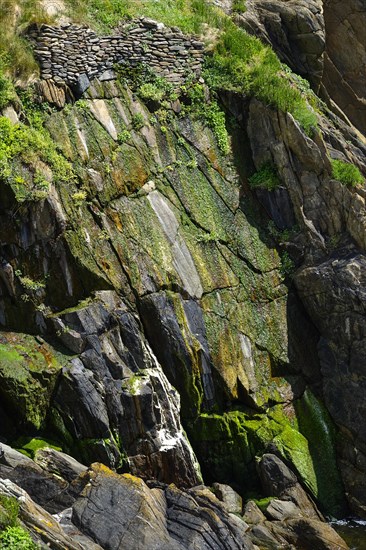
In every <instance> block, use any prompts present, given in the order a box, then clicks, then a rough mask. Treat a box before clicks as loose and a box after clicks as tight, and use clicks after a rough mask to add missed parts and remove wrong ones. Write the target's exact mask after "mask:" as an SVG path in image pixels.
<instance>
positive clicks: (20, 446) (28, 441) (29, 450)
mask: <svg viewBox="0 0 366 550" xmlns="http://www.w3.org/2000/svg"><path fill="white" fill-rule="evenodd" d="M12 445H13V446H14V448H15V449H16V450H17V451H19V452H21V453H23V454H25V455H26V456H28V457H29V458H32V459H34V457H35V456H36V453H37V451H38V450H39V449H44V448H46V447H49V448H50V449H54V450H56V451H62V447H60V446H59V444H58V443H57V442H55V441H52V440H50V439H42V438H40V437H34V438H29V437H25V436H23V437H20V438H19V439H17V440H16V441H14V442H13V443H12Z"/></svg>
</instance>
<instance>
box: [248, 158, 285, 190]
mask: <svg viewBox="0 0 366 550" xmlns="http://www.w3.org/2000/svg"><path fill="white" fill-rule="evenodd" d="M248 181H249V184H250V186H251V187H252V188H254V189H255V188H259V189H267V190H268V191H273V190H274V189H276V188H277V187H279V186H280V185H281V181H280V179H279V177H278V175H277V172H276V169H275V168H274V166H273V165H272V164H270V163H266V164H264V165H263V166H262V167H261V168H260V169H259V170H258V171H257V172H256V173H255V174H253V175H252V176H251V177H250V178H249V180H248Z"/></svg>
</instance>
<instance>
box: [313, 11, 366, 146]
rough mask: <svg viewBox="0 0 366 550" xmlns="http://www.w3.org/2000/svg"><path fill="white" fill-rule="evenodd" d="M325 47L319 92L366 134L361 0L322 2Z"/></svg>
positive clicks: (365, 64)
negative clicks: (345, 2) (320, 90)
mask: <svg viewBox="0 0 366 550" xmlns="http://www.w3.org/2000/svg"><path fill="white" fill-rule="evenodd" d="M324 22H325V29H326V33H325V34H326V46H325V56H324V74H323V79H322V89H323V92H324V96H325V97H328V98H330V99H331V100H332V101H333V102H334V103H335V104H336V105H337V107H339V108H340V109H342V111H343V112H344V113H346V115H347V116H348V118H349V119H350V120H351V122H352V124H353V125H354V126H356V128H358V129H359V130H360V131H361V132H362V133H363V134H364V135H365V134H366V94H365V71H366V60H365V59H366V33H365V27H366V11H365V4H364V2H362V0H349V1H348V2H347V4H344V3H343V2H341V1H340V0H324Z"/></svg>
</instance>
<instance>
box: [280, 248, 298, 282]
mask: <svg viewBox="0 0 366 550" xmlns="http://www.w3.org/2000/svg"><path fill="white" fill-rule="evenodd" d="M294 270H295V264H294V262H293V260H292V259H291V257H290V255H289V253H288V252H286V251H285V252H283V253H282V254H281V265H280V273H281V275H282V277H290V276H291V275H292V274H293V272H294Z"/></svg>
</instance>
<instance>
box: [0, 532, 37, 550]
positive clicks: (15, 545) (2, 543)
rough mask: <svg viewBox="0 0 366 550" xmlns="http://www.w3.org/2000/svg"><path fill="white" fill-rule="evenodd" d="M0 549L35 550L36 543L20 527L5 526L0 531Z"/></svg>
mask: <svg viewBox="0 0 366 550" xmlns="http://www.w3.org/2000/svg"><path fill="white" fill-rule="evenodd" d="M0 548H1V549H2V550H37V545H36V544H35V543H34V542H33V540H32V538H31V536H30V535H29V533H28V532H27V531H25V530H24V529H23V528H22V527H7V528H6V529H5V531H3V532H2V533H0Z"/></svg>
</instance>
